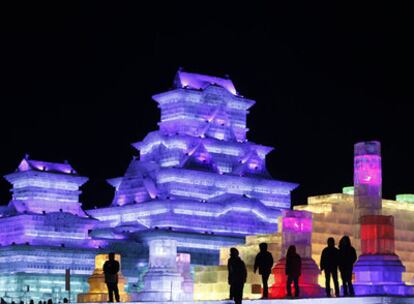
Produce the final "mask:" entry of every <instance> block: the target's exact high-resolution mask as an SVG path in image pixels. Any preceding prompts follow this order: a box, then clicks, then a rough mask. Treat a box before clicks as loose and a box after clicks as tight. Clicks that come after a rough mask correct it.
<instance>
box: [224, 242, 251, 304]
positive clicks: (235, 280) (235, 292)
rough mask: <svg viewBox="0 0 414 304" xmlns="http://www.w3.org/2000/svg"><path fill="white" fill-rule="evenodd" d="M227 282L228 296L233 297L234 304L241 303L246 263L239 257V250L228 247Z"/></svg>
mask: <svg viewBox="0 0 414 304" xmlns="http://www.w3.org/2000/svg"><path fill="white" fill-rule="evenodd" d="M227 270H228V272H229V275H228V283H229V285H230V297H231V298H233V299H234V303H235V304H241V303H242V299H243V287H244V283H246V278H247V270H246V265H245V264H244V262H243V261H242V259H241V258H240V257H239V251H238V250H237V249H236V248H230V258H229V260H228V261H227Z"/></svg>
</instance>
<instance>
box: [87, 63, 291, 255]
mask: <svg viewBox="0 0 414 304" xmlns="http://www.w3.org/2000/svg"><path fill="white" fill-rule="evenodd" d="M153 99H154V100H155V101H156V102H157V103H158V107H159V108H160V110H161V121H160V122H159V123H158V126H159V129H158V130H156V131H153V132H150V133H149V134H148V135H147V136H146V137H145V138H144V139H143V140H142V141H140V142H137V143H134V144H133V146H134V147H135V148H136V149H137V150H138V151H139V157H136V158H134V159H133V160H132V161H131V163H130V165H129V167H128V169H127V171H126V173H125V175H124V176H123V177H119V178H114V179H111V180H110V181H109V182H110V183H111V185H113V186H114V187H115V190H116V191H115V196H114V200H113V202H112V206H111V207H108V208H102V209H95V210H90V211H89V213H90V214H91V215H92V216H93V217H95V218H97V219H100V220H102V221H106V223H107V224H108V225H109V226H110V227H112V228H113V230H112V231H111V235H113V233H114V232H116V233H121V234H124V237H125V234H127V237H128V238H129V237H135V238H139V235H140V233H144V232H145V231H147V230H151V229H164V230H168V231H171V235H174V238H176V239H177V240H178V249H179V250H180V249H183V248H185V251H186V252H188V251H190V252H192V254H193V255H192V261H195V262H197V260H198V259H197V254H200V251H208V252H209V253H211V252H212V251H213V252H215V253H216V258H217V259H218V250H219V248H220V247H221V246H223V245H231V244H234V243H238V242H242V240H243V238H244V237H245V236H246V235H252V234H259V233H273V232H275V231H276V230H277V218H278V216H280V214H281V210H282V209H289V208H290V194H291V191H292V190H293V189H295V188H296V187H297V185H296V184H293V183H288V182H284V181H279V180H275V179H273V178H272V177H271V176H270V174H269V172H268V171H267V169H266V155H267V154H268V153H269V152H270V151H272V148H271V147H267V146H263V145H259V144H255V143H253V142H250V141H248V140H247V136H246V134H247V131H248V128H247V126H246V118H247V114H248V113H249V108H250V107H252V106H253V105H254V104H255V102H254V101H253V100H251V99H247V98H244V97H242V96H241V95H239V94H238V93H237V91H236V89H235V86H234V84H233V82H232V81H231V80H230V79H228V78H220V77H213V76H207V75H201V74H195V73H189V72H185V71H183V70H179V71H178V72H177V74H176V76H175V80H174V86H173V88H172V89H171V90H169V91H167V92H164V93H160V94H157V95H154V96H153ZM106 231H107V230H106ZM96 235H100V237H103V238H105V237H106V236H105V232H104V231H102V233H99V231H96ZM197 250H198V251H199V252H198V253H197V252H195V251H197ZM199 261H200V260H199ZM209 263H211V260H209Z"/></svg>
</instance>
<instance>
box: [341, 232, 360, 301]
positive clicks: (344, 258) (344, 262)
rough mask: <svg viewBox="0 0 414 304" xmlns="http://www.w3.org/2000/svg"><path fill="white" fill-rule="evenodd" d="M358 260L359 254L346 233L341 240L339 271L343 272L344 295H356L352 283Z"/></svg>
mask: <svg viewBox="0 0 414 304" xmlns="http://www.w3.org/2000/svg"><path fill="white" fill-rule="evenodd" d="M356 260H357V254H356V250H355V248H354V247H352V245H351V240H350V239H349V236H347V235H345V236H343V237H342V239H341V240H340V241H339V271H340V273H341V280H342V285H343V288H344V296H345V297H347V296H348V295H350V296H352V297H353V296H355V292H354V286H353V285H352V270H353V268H354V263H355V262H356Z"/></svg>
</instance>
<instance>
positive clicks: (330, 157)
mask: <svg viewBox="0 0 414 304" xmlns="http://www.w3.org/2000/svg"><path fill="white" fill-rule="evenodd" d="M160 5H162V6H163V8H164V9H163V10H161V9H160V8H159V7H155V6H156V5H154V7H151V8H146V9H144V8H143V7H141V6H140V5H139V4H137V3H133V2H131V3H129V2H128V3H122V4H117V5H114V4H113V5H108V6H106V5H104V4H101V3H99V4H94V3H92V2H91V3H84V4H82V6H81V7H80V6H79V7H64V6H59V7H58V6H53V7H52V6H44V7H39V6H34V7H26V8H25V10H19V11H15V10H13V11H12V10H11V9H10V10H3V11H4V12H5V13H6V14H7V16H6V18H3V20H2V21H1V22H2V23H3V26H2V30H1V32H0V35H1V36H0V39H1V42H2V49H1V50H0V54H1V66H0V71H1V72H0V73H1V75H2V89H1V91H0V98H1V100H2V111H1V113H2V114H3V115H2V117H1V119H0V138H1V139H2V147H3V149H2V151H1V154H0V175H5V174H8V173H10V172H12V171H14V170H15V169H16V167H17V165H18V163H19V161H20V160H21V159H22V158H23V156H24V154H26V153H28V154H30V156H31V158H33V159H38V160H45V161H55V162H63V161H64V160H65V159H67V160H68V161H69V162H70V163H71V164H72V166H73V167H74V168H75V169H76V170H77V171H78V172H79V174H80V175H84V176H87V177H89V178H90V181H89V182H88V183H87V184H86V185H85V186H84V187H83V191H84V194H83V195H82V198H81V200H82V201H83V202H84V207H85V208H93V207H94V206H99V207H102V206H106V205H108V204H109V203H110V202H111V199H112V195H113V190H112V187H111V186H109V185H108V184H107V183H106V182H105V180H106V179H108V178H113V177H116V176H121V175H123V174H124V172H125V170H126V168H127V166H128V163H129V161H130V160H131V159H132V157H133V155H137V152H136V151H135V150H134V149H133V148H132V146H131V145H130V144H131V143H132V142H136V141H140V140H142V139H143V138H144V136H145V135H146V134H147V133H148V132H150V131H152V130H155V129H156V128H157V125H156V123H157V122H158V121H159V110H158V109H157V106H156V103H155V102H154V101H152V100H151V96H152V95H154V94H156V93H160V92H163V91H166V90H168V89H169V88H170V87H171V86H172V82H173V78H174V75H175V73H176V71H177V69H178V68H179V67H183V68H184V69H185V70H187V71H190V72H197V73H204V74H209V75H215V76H224V75H225V74H229V75H230V78H231V79H232V81H233V82H234V84H235V86H236V89H237V90H238V92H240V94H241V95H243V96H246V97H248V98H251V99H253V100H255V101H256V105H255V106H254V107H253V108H252V109H251V113H250V115H249V118H248V127H249V128H250V131H249V133H248V139H249V140H250V141H254V142H256V143H258V144H263V145H268V146H272V147H275V151H273V152H272V153H271V154H270V155H269V157H268V159H267V167H268V170H269V172H270V173H271V175H272V176H273V177H274V178H275V179H280V180H286V181H291V182H296V183H299V184H300V186H299V188H298V189H297V190H295V192H294V194H293V202H294V203H295V204H303V203H306V198H307V197H308V196H312V195H319V194H328V193H335V192H341V189H342V187H343V186H349V185H352V182H353V168H352V167H353V145H354V144H355V143H356V142H358V141H366V140H379V141H380V142H381V144H382V155H383V196H384V198H389V199H393V198H394V197H395V195H396V194H399V193H414V186H413V185H412V182H411V180H410V178H411V176H410V173H411V172H414V162H413V161H412V155H414V146H413V145H411V144H410V142H409V140H410V139H411V137H412V133H413V132H412V131H413V126H412V120H413V119H412V116H413V115H412V106H411V103H412V100H413V97H414V96H413V95H414V94H413V91H412V89H411V86H412V81H411V80H412V77H413V76H412V67H413V64H412V63H413V60H412V53H413V52H412V51H413V48H412V46H411V43H410V41H409V40H410V39H409V37H411V28H412V26H411V25H410V24H408V23H409V21H410V18H409V16H408V11H409V10H404V8H397V7H390V8H385V7H383V6H381V5H380V4H376V5H375V6H374V5H369V4H359V6H358V7H352V6H349V7H345V6H342V7H340V6H335V5H330V6H326V5H322V4H314V3H306V4H302V5H299V4H296V5H293V4H292V5H284V4H280V3H279V4H274V3H273V4H270V3H267V2H265V3H261V4H257V5H256V6H252V5H247V4H242V3H238V4H237V5H236V6H235V5H231V4H229V3H226V4H223V3H221V4H220V5H213V3H212V2H211V3H210V5H205V6H203V7H199V8H197V7H195V6H187V5H183V4H182V3H180V4H176V5H172V4H160ZM405 11H407V13H405ZM405 14H406V15H407V16H405ZM9 189H10V185H9V184H8V183H7V182H6V181H5V180H4V179H1V181H0V204H3V205H4V204H7V203H8V199H9V198H10V194H9V192H8V190H9Z"/></svg>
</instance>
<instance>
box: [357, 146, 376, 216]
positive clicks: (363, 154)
mask: <svg viewBox="0 0 414 304" xmlns="http://www.w3.org/2000/svg"><path fill="white" fill-rule="evenodd" d="M354 149H355V152H354V203H355V211H356V218H357V220H359V217H360V216H362V215H366V214H380V212H381V207H382V203H381V202H382V171H381V144H380V142H378V141H367V142H359V143H357V144H355V147H354Z"/></svg>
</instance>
